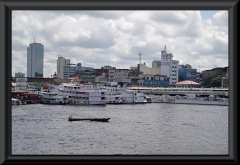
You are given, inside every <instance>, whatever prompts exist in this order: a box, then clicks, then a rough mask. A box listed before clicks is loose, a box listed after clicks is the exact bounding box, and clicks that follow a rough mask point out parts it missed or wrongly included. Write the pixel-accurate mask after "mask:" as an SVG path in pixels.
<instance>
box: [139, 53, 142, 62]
mask: <svg viewBox="0 0 240 165" xmlns="http://www.w3.org/2000/svg"><path fill="white" fill-rule="evenodd" d="M141 56H142V53H139V64H142V63H141Z"/></svg>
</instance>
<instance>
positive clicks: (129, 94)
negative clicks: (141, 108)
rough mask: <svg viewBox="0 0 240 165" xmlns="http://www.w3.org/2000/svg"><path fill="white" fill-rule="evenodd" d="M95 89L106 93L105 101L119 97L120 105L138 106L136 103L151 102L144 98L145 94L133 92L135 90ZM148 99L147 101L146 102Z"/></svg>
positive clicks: (116, 88)
mask: <svg viewBox="0 0 240 165" xmlns="http://www.w3.org/2000/svg"><path fill="white" fill-rule="evenodd" d="M95 88H99V89H101V90H104V91H106V98H107V101H109V100H111V99H114V97H115V98H119V97H118V96H119V95H120V96H121V100H122V103H124V104H134V103H135V104H138V103H148V102H151V101H150V98H148V97H147V96H146V94H145V93H144V92H141V91H135V90H129V89H126V88H120V87H119V86H118V87H108V86H107V87H104V88H103V87H101V86H99V87H95ZM147 99H148V101H147Z"/></svg>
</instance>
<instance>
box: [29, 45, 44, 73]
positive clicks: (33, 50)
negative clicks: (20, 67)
mask: <svg viewBox="0 0 240 165" xmlns="http://www.w3.org/2000/svg"><path fill="white" fill-rule="evenodd" d="M43 51H44V46H43V45H42V44H40V43H35V42H34V43H32V44H29V47H28V48H27V77H43Z"/></svg>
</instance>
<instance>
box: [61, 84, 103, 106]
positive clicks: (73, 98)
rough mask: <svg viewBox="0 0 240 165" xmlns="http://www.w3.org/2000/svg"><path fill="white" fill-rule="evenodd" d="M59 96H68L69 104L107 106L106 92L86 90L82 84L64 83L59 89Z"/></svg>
mask: <svg viewBox="0 0 240 165" xmlns="http://www.w3.org/2000/svg"><path fill="white" fill-rule="evenodd" d="M58 94H59V95H66V96H68V100H69V104H79V105H106V92H105V91H103V90H98V89H86V88H85V87H83V85H82V84H75V83H63V84H61V87H59V88H58Z"/></svg>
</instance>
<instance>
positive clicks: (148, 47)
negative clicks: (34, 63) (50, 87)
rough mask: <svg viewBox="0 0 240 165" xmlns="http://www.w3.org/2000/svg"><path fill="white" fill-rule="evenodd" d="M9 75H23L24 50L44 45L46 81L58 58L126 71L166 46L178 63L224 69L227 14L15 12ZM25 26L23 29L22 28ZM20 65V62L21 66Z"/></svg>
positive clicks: (149, 63)
mask: <svg viewBox="0 0 240 165" xmlns="http://www.w3.org/2000/svg"><path fill="white" fill-rule="evenodd" d="M12 16H13V17H12V59H13V60H12V75H13V76H14V75H15V73H17V72H19V71H20V72H22V73H25V74H26V66H27V46H28V45H29V44H30V43H33V40H34V38H35V40H36V43H41V44H43V45H44V73H43V75H44V77H51V75H53V74H54V72H56V71H57V58H58V56H62V57H64V58H67V59H70V60H71V63H74V64H77V63H82V65H83V66H86V67H94V68H101V67H102V66H106V65H108V64H109V65H111V66H114V67H116V68H117V69H118V68H121V69H129V68H130V67H131V66H137V64H138V63H139V53H142V56H141V60H142V62H145V63H146V65H147V66H148V67H151V66H152V61H153V60H160V57H161V51H162V50H163V49H164V46H165V45H166V49H167V52H168V53H172V54H173V56H174V57H173V60H178V61H179V64H180V65H181V64H182V65H184V64H190V65H191V66H192V67H193V68H195V69H197V70H199V69H200V70H201V71H203V70H207V69H211V68H214V67H225V66H228V11H227V10H226V11H204V12H203V11H201V12H200V11H180V10H179V11H13V13H12ZM26 24H27V25H26ZM20 61H21V62H20Z"/></svg>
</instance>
